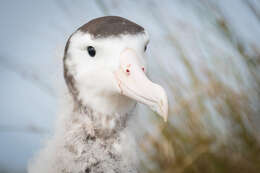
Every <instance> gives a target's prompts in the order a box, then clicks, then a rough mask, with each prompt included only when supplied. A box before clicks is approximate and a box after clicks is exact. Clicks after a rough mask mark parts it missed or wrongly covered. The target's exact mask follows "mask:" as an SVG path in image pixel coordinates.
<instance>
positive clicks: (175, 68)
mask: <svg viewBox="0 0 260 173" xmlns="http://www.w3.org/2000/svg"><path fill="white" fill-rule="evenodd" d="M104 15H117V16H122V17H125V18H127V19H130V20H133V21H135V22H136V23H138V24H140V25H142V26H143V27H144V28H146V30H148V32H149V34H150V37H151V39H150V44H149V46H148V54H149V58H148V61H149V62H148V63H149V74H150V77H151V78H152V80H153V81H156V82H158V83H160V84H161V85H162V86H163V87H164V88H165V89H166V90H167V94H168V96H169V104H170V107H169V108H170V116H169V121H168V123H163V122H162V120H161V119H159V118H158V117H156V116H155V115H151V114H153V113H152V112H150V111H149V110H148V109H147V108H146V107H143V106H140V107H138V110H139V114H142V115H140V116H139V117H140V118H139V119H140V120H139V122H140V124H142V127H143V129H144V138H142V139H143V140H140V141H139V143H140V150H141V151H142V153H143V154H142V158H143V161H142V169H143V171H142V172H149V173H157V172H163V173H193V172H194V173H197V172H198V173H200V172H206V173H208V172H209V173H211V172H212V173H218V172H221V173H223V172H227V173H230V172H236V173H238V172H241V173H242V172H243V173H244V172H246V173H248V172H250V173H252V172H255V173H258V172H260V164H259V163H260V144H259V137H260V124H259V123H260V87H259V85H260V1H258V0H228V1H219V0H196V1H195V0H165V1H157V0H144V1H138V0H132V1H120V0H110V1H106V0H96V1H94V0H74V1H72V0H45V1H34V0H26V1H18V0H16V1H15V0H2V1H1V5H0V38H1V39H0V77H1V85H0V96H1V100H0V111H1V113H0V173H11V172H12V173H24V172H26V167H27V164H28V161H29V159H30V158H31V157H32V156H33V155H34V154H35V153H36V152H37V151H38V150H39V149H40V147H41V146H42V144H43V141H44V139H46V138H47V137H48V136H50V135H51V134H52V132H53V128H54V122H55V115H56V113H57V111H58V109H59V97H60V95H61V94H62V92H61V91H62V90H63V88H64V87H65V85H64V81H63V74H62V66H61V63H62V54H63V49H64V47H65V43H66V40H67V39H68V37H69V36H70V34H71V33H72V32H73V31H75V29H77V28H78V27H79V26H81V25H82V24H84V23H86V22H87V21H89V20H91V19H93V18H96V17H100V16H104Z"/></svg>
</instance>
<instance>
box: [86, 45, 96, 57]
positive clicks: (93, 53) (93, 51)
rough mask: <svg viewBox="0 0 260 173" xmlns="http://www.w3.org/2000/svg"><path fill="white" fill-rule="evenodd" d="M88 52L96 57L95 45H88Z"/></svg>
mask: <svg viewBox="0 0 260 173" xmlns="http://www.w3.org/2000/svg"><path fill="white" fill-rule="evenodd" d="M88 54H89V55H90V56H91V57H94V56H95V55H96V50H95V48H94V47H92V46H88Z"/></svg>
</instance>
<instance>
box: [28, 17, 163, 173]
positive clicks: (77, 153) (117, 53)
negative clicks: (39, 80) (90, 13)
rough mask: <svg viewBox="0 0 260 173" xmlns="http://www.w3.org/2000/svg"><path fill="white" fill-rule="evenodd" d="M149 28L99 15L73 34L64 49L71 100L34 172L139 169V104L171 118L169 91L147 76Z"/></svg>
mask: <svg viewBox="0 0 260 173" xmlns="http://www.w3.org/2000/svg"><path fill="white" fill-rule="evenodd" d="M148 42H149V36H148V33H147V31H146V30H145V29H144V28H143V27H142V26H140V25H138V24H136V23H134V22H132V21H129V20H127V19H125V18H122V17H118V16H105V17H100V18H96V19H93V20H91V21H89V22H88V23H86V24H84V25H83V26H81V27H80V28H78V29H77V30H76V31H75V32H74V33H72V35H71V36H70V37H69V39H68V41H67V43H66V46H65V51H64V58H63V67H64V79H65V83H66V85H67V88H68V97H66V98H67V99H68V103H67V105H66V106H65V107H63V108H62V109H64V110H62V112H61V113H60V114H59V117H58V120H57V127H56V129H55V133H54V135H53V137H51V138H50V139H49V140H48V141H47V142H46V144H45V146H44V147H43V149H41V150H40V152H39V153H37V154H36V156H35V157H34V158H33V159H32V160H31V161H30V163H29V166H28V172H29V173H137V172H138V164H139V160H138V154H137V150H136V148H137V147H138V145H136V143H135V142H133V141H135V140H133V139H134V135H133V133H131V128H129V127H128V124H129V121H130V120H131V119H132V118H133V116H134V115H133V110H134V108H135V105H136V103H142V104H145V105H147V106H148V107H149V108H150V109H151V110H153V111H154V112H156V113H157V114H158V115H159V116H161V117H162V118H163V120H164V121H166V120H167V115H168V100H167V95H166V92H165V90H164V89H163V88H162V87H161V86H160V85H158V84H155V83H153V82H152V81H151V80H150V79H149V78H148V77H147V64H146V55H145V54H146V53H145V52H146V49H147V44H148Z"/></svg>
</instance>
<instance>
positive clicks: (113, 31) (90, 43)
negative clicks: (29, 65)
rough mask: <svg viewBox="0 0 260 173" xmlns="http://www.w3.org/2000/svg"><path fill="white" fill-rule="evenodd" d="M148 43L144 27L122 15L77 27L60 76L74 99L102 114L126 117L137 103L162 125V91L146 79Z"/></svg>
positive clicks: (164, 99)
mask: <svg viewBox="0 0 260 173" xmlns="http://www.w3.org/2000/svg"><path fill="white" fill-rule="evenodd" d="M148 42H149V36H148V33H147V32H146V31H145V30H144V28H143V27H141V26H139V25H137V24H135V23H133V22H131V21H129V20H127V19H124V18H121V17H116V16H106V17H101V18H97V19H94V20H91V21H90V22H88V23H87V24H85V25H83V26H81V27H80V28H79V29H78V30H77V31H75V32H74V33H73V34H72V35H71V37H70V38H69V40H68V42H67V45H66V48H65V53H64V77H65V81H66V84H67V85H68V88H69V91H70V93H71V94H72V95H73V97H74V100H75V101H77V102H80V103H81V104H83V105H86V106H88V107H90V108H91V109H93V110H96V111H98V112H100V113H104V114H113V113H126V112H128V111H130V110H131V109H132V108H133V107H134V105H135V104H136V102H139V103H143V104H145V105H147V106H149V107H150V108H151V109H152V110H153V111H155V112H157V113H158V114H159V115H160V116H162V117H163V119H164V120H165V121H166V120H167V115H168V100H167V96H166V92H165V90H164V89H163V88H162V87H161V86H160V85H158V84H155V83H153V82H152V81H151V80H149V78H148V77H147V64H146V55H145V54H146V53H145V52H146V48H147V44H148Z"/></svg>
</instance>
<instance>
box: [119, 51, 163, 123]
mask: <svg viewBox="0 0 260 173" xmlns="http://www.w3.org/2000/svg"><path fill="white" fill-rule="evenodd" d="M144 70H145V69H144V67H143V66H142V64H141V61H140V57H138V56H137V54H136V52H135V51H134V50H133V49H129V48H127V49H125V50H123V51H122V52H121V55H120V67H119V69H118V70H117V71H116V72H115V77H116V80H117V82H118V86H119V88H120V92H121V94H122V95H125V96H127V97H129V98H131V99H134V100H136V101H137V102H140V103H143V104H145V105H147V106H149V107H150V108H151V109H152V110H153V111H155V112H157V113H158V114H159V115H160V116H161V117H163V119H164V121H167V117H168V99H167V95H166V92H165V90H164V89H163V88H162V87H161V86H160V85H158V84H155V83H153V82H152V81H150V80H149V79H148V78H147V77H146V75H145V73H144Z"/></svg>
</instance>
